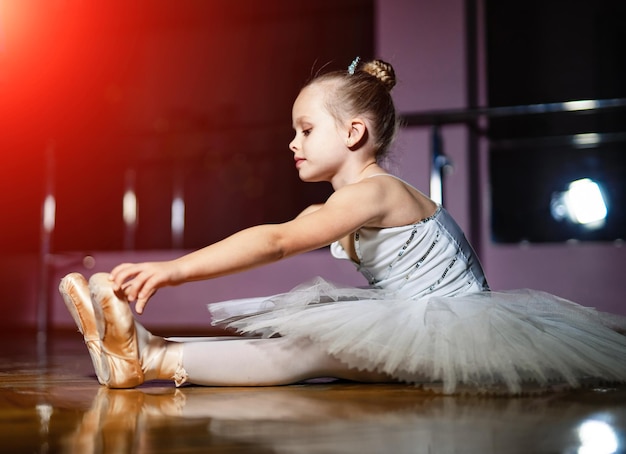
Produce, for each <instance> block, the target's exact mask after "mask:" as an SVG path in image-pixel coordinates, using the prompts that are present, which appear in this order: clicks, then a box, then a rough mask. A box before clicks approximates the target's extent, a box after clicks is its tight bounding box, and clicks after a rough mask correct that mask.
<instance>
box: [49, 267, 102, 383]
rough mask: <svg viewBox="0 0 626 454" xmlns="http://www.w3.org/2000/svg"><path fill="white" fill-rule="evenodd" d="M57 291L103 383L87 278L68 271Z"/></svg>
mask: <svg viewBox="0 0 626 454" xmlns="http://www.w3.org/2000/svg"><path fill="white" fill-rule="evenodd" d="M59 293H61V296H62V297H63V301H64V302H65V306H66V307H67V310H68V311H69V313H70V314H71V315H72V318H73V319H74V323H76V326H77V327H78V331H80V333H81V334H82V335H83V338H84V340H85V345H86V346H87V350H88V351H89V356H91V362H92V363H93V368H94V370H95V372H96V376H97V377H98V381H99V382H100V384H104V382H103V377H104V376H105V375H106V373H105V371H103V369H102V361H101V359H100V358H101V354H102V349H101V346H100V336H99V334H98V328H97V326H96V316H95V314H94V307H93V304H92V302H91V296H90V292H89V286H88V284H87V279H85V277H84V276H83V275H82V274H80V273H70V274H68V275H67V276H65V277H64V278H63V279H61V283H60V284H59Z"/></svg>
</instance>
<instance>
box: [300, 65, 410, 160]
mask: <svg viewBox="0 0 626 454" xmlns="http://www.w3.org/2000/svg"><path fill="white" fill-rule="evenodd" d="M326 82H330V84H329V87H330V90H328V93H327V95H326V100H325V103H326V107H327V108H328V111H329V112H330V113H331V114H332V115H333V116H334V117H335V118H336V119H337V120H338V121H340V120H341V119H344V118H346V116H352V115H365V116H367V118H368V119H369V120H370V122H371V126H372V129H373V130H372V131H369V132H370V134H371V135H372V138H373V140H374V147H375V149H376V159H377V160H378V161H380V160H381V159H383V158H384V157H385V156H386V155H387V153H388V152H389V148H390V146H391V144H392V142H393V140H394V138H395V136H396V132H397V130H398V122H397V119H396V109H395V105H394V103H393V99H392V97H391V89H392V88H393V87H394V86H395V84H396V75H395V72H394V70H393V67H392V66H391V64H389V63H387V62H384V61H382V60H372V61H369V62H366V63H363V64H361V65H358V66H356V68H354V72H353V73H350V72H348V71H332V72H328V73H325V74H321V75H318V76H316V77H315V78H313V79H312V80H311V81H309V82H308V83H307V84H306V86H309V85H313V84H318V83H326Z"/></svg>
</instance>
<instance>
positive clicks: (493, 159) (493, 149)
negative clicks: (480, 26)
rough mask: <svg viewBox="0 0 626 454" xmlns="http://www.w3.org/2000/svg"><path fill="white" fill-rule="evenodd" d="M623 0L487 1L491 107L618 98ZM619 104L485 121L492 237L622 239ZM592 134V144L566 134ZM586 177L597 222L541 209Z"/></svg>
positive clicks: (624, 93)
mask: <svg viewBox="0 0 626 454" xmlns="http://www.w3.org/2000/svg"><path fill="white" fill-rule="evenodd" d="M625 19H626V2H623V1H617V0H599V1H593V2H591V1H586V0H572V1H561V0H557V1H547V2H546V1H539V0H529V1H524V2H516V3H511V2H501V1H497V0H487V2H486V22H487V43H488V44H487V55H488V76H487V77H488V96H489V104H490V106H492V107H498V106H515V105H526V104H541V103H555V102H562V101H572V100H585V99H610V98H626V58H624V55H626V27H624V20H625ZM625 132H626V113H625V110H624V109H621V110H614V111H607V112H603V113H589V112H579V113H554V114H542V115H528V116H519V117H509V118H496V119H492V120H491V121H490V125H489V137H490V138H491V139H492V142H491V145H490V194H491V208H492V211H491V213H492V217H491V220H492V238H493V239H494V240H495V241H496V242H519V241H531V242H553V241H565V240H568V239H580V240H594V241H610V240H614V239H618V238H620V239H624V238H626V216H625V214H624V210H623V208H624V207H625V206H626V142H625V141H624V133H625ZM580 133H600V134H601V137H602V138H603V141H602V142H601V143H599V144H597V145H595V146H584V147H581V146H574V145H572V144H571V137H572V135H574V134H580ZM584 177H590V178H593V179H595V180H596V181H598V182H600V183H601V184H602V186H601V189H602V190H603V191H604V196H605V199H606V200H607V204H608V208H609V212H608V217H607V222H606V224H605V227H604V228H601V229H598V230H587V229H585V228H584V227H581V226H577V225H574V224H572V223H569V222H567V221H560V222H559V221H556V220H555V219H553V218H552V216H551V214H550V199H551V195H552V193H554V192H559V191H564V190H565V189H566V188H567V185H568V184H569V182H570V181H572V180H575V179H579V178H584Z"/></svg>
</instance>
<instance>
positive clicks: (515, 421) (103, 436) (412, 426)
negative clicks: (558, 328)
mask: <svg viewBox="0 0 626 454" xmlns="http://www.w3.org/2000/svg"><path fill="white" fill-rule="evenodd" d="M618 396H619V397H620V398H619V399H617V401H621V402H623V401H624V391H622V390H618V389H610V388H605V389H599V390H589V391H585V392H577V393H568V394H552V395H546V396H540V397H527V398H515V399H511V398H495V397H494V398H487V397H482V398H481V397H443V396H435V395H429V394H426V393H424V392H420V391H418V390H416V389H414V388H411V387H404V386H395V385H393V386H390V385H368V386H361V385H352V384H346V383H339V384H329V385H303V386H287V387H274V388H245V389H242V388H200V387H187V388H182V389H174V388H159V387H156V388H141V389H134V390H108V389H106V388H104V387H101V388H99V390H98V392H97V394H96V396H95V398H94V400H93V403H92V406H91V408H90V409H89V410H88V411H86V412H85V413H84V414H83V416H82V418H81V420H80V423H79V424H78V426H77V427H76V429H75V430H74V431H72V432H71V433H69V434H68V435H67V436H66V437H64V439H63V441H62V446H63V448H64V450H65V451H66V452H73V453H101V452H116V453H118V452H120V453H121V452H196V451H197V452H206V451H207V450H208V449H212V450H226V451H227V452H275V453H309V452H310V453H320V452H360V453H369V452H372V453H379V452H394V453H401V452H415V453H422V452H423V453H433V452H445V453H449V452H472V453H476V452H480V453H517V452H519V453H532V452H561V453H577V452H582V451H580V448H581V447H583V443H586V444H587V445H586V446H587V447H589V446H594V447H596V448H597V447H598V446H601V444H599V443H604V444H606V440H607V439H608V438H610V435H611V434H612V435H613V436H614V439H615V443H619V442H620V441H622V440H623V439H624V433H623V428H624V427H626V425H625V423H626V409H624V408H623V407H622V406H620V405H618V404H615V402H616V397H618ZM590 421H596V422H600V423H603V424H604V425H603V426H602V425H599V424H598V425H596V426H595V427H596V432H593V430H587V432H586V433H584V430H583V432H580V433H579V431H578V428H580V427H581V425H582V426H583V427H585V426H584V424H585V422H587V423H589V422H590ZM592 425H593V424H592ZM587 427H588V428H589V427H591V426H589V425H587ZM601 428H602V429H601ZM620 428H621V429H620ZM585 437H586V438H585ZM622 448H623V445H622ZM602 449H605V448H602ZM617 449H619V448H617V447H616V449H615V450H614V451H608V450H604V451H598V450H594V451H590V452H607V453H608V452H618V451H617Z"/></svg>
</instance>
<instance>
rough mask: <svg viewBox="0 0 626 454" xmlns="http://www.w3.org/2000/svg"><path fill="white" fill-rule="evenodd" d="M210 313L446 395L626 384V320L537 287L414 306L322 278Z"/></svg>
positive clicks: (222, 321) (219, 320) (223, 322)
mask: <svg viewBox="0 0 626 454" xmlns="http://www.w3.org/2000/svg"><path fill="white" fill-rule="evenodd" d="M209 310H210V313H211V316H212V320H213V324H215V325H220V326H227V327H230V328H234V329H236V330H238V331H239V332H241V333H248V334H253V335H262V336H266V337H270V336H275V335H280V336H289V337H293V338H308V339H310V340H311V341H313V342H316V343H317V344H318V345H320V346H321V347H322V348H323V349H324V350H325V351H327V352H328V353H329V354H330V355H333V356H335V357H337V358H339V359H340V360H341V361H342V362H344V363H346V364H347V365H348V366H350V367H353V368H357V369H360V370H370V371H377V372H384V373H386V374H388V375H389V376H391V377H393V378H394V379H396V380H400V381H404V382H409V383H415V384H417V385H420V386H423V387H425V388H429V389H436V390H438V391H441V392H443V393H446V394H451V393H455V392H470V393H472V392H476V393H506V394H519V393H522V392H525V390H526V389H532V390H546V389H553V388H555V387H559V386H566V387H580V386H583V385H596V384H606V383H620V382H625V381H626V336H624V335H623V334H621V332H624V330H625V329H626V317H621V316H617V315H611V314H606V313H602V312H599V311H596V310H594V309H591V308H587V307H583V306H580V305H578V304H576V303H573V302H571V301H568V300H565V299H562V298H559V297H556V296H554V295H551V294H548V293H545V292H540V291H535V290H514V291H506V292H493V291H491V292H478V293H469V294H463V295H458V296H453V297H441V296H430V297H424V298H419V299H408V298H406V297H402V296H401V295H399V294H395V293H393V292H389V291H385V290H380V289H371V288H367V289H365V288H354V287H341V286H337V285H333V284H331V283H329V282H327V281H325V280H323V279H321V278H317V279H316V280H314V281H312V282H310V283H307V284H303V285H301V286H299V287H296V288H295V289H293V290H292V291H290V292H287V293H284V294H280V295H274V296H271V297H267V298H252V299H242V300H233V301H225V302H221V303H214V304H210V305H209Z"/></svg>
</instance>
